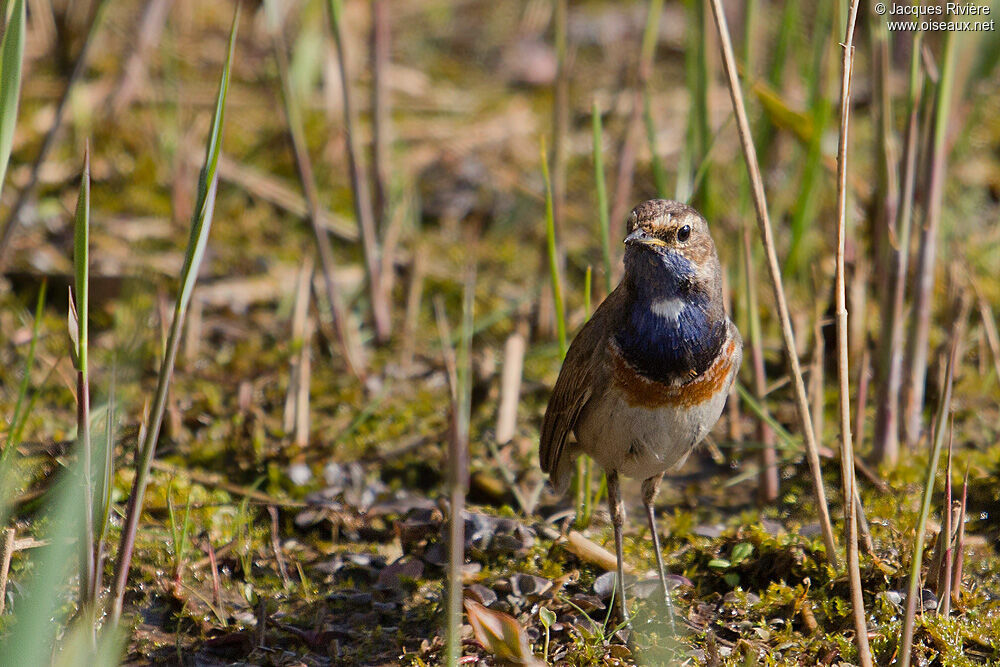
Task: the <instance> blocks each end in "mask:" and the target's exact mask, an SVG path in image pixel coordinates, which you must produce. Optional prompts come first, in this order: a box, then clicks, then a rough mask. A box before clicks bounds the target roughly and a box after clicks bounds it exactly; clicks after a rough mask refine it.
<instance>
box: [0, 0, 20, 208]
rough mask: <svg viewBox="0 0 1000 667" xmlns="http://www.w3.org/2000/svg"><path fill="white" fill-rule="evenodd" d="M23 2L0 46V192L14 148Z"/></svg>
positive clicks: (18, 5) (11, 18)
mask: <svg viewBox="0 0 1000 667" xmlns="http://www.w3.org/2000/svg"><path fill="white" fill-rule="evenodd" d="M24 32H25V11H24V0H16V1H15V2H14V9H13V11H12V12H11V14H10V22H9V23H8V24H7V30H6V32H4V34H3V44H2V45H0V193H2V192H3V182H4V179H5V178H6V176H7V163H8V161H9V160H10V151H11V147H12V146H13V145H14V126H15V125H16V124H17V103H18V99H19V98H20V95H21V64H22V62H23V60H24Z"/></svg>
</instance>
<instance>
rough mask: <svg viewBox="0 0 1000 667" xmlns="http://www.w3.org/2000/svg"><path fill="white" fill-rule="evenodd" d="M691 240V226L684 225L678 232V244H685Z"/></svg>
mask: <svg viewBox="0 0 1000 667" xmlns="http://www.w3.org/2000/svg"><path fill="white" fill-rule="evenodd" d="M689 238H691V225H684V226H683V227H681V228H680V229H678V230H677V242H678V243H684V242H685V241H687V240H688V239H689Z"/></svg>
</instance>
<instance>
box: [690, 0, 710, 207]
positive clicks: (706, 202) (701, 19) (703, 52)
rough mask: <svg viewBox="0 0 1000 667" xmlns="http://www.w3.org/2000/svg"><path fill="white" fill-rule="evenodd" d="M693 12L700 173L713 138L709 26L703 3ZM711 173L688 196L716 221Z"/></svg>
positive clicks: (693, 134)
mask: <svg viewBox="0 0 1000 667" xmlns="http://www.w3.org/2000/svg"><path fill="white" fill-rule="evenodd" d="M691 10H692V12H693V13H694V26H693V28H694V29H693V30H691V31H690V34H691V38H692V44H691V48H690V49H689V51H688V59H689V61H690V64H689V66H688V77H689V81H688V89H689V91H690V92H691V96H692V104H691V115H690V118H689V124H690V127H689V136H690V138H691V141H692V144H693V146H694V149H693V155H692V158H693V159H692V160H691V164H692V165H699V170H701V169H702V168H703V167H704V165H705V164H707V162H708V157H709V148H710V147H709V141H710V139H711V129H710V128H709V106H708V84H709V79H708V41H709V34H708V33H709V25H708V17H707V16H706V10H705V2H704V0H695V2H693V3H691ZM710 174H711V171H710V170H708V169H705V171H704V172H703V176H702V183H701V187H697V186H696V185H695V184H694V183H692V184H691V188H692V190H691V192H689V193H688V197H694V205H695V208H697V209H698V210H699V211H701V213H702V214H703V215H704V216H705V218H706V219H707V220H715V217H716V216H715V211H716V208H717V205H716V203H715V198H714V196H713V194H712V181H711V178H710Z"/></svg>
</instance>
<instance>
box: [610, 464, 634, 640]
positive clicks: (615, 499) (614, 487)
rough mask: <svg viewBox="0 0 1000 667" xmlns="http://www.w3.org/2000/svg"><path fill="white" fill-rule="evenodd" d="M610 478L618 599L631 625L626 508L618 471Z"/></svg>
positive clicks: (612, 471)
mask: <svg viewBox="0 0 1000 667" xmlns="http://www.w3.org/2000/svg"><path fill="white" fill-rule="evenodd" d="M607 477H608V509H609V510H611V525H612V526H613V527H614V529H615V556H616V558H617V559H618V572H617V575H618V576H617V581H616V583H617V585H618V599H619V601H620V602H621V609H622V621H623V622H625V623H630V621H629V617H628V607H627V606H626V604H625V557H624V555H623V553H622V526H623V525H625V506H624V504H623V503H622V495H621V490H620V489H619V488H618V471H616V470H609V471H608V473H607Z"/></svg>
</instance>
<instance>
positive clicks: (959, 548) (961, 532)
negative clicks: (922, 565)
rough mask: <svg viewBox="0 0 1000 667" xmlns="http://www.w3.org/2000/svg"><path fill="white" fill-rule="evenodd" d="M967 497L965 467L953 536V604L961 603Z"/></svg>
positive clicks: (967, 468)
mask: <svg viewBox="0 0 1000 667" xmlns="http://www.w3.org/2000/svg"><path fill="white" fill-rule="evenodd" d="M968 497H969V466H968V465H966V466H965V479H964V480H963V481H962V505H961V509H960V510H959V513H958V535H956V536H955V571H954V573H953V575H952V582H951V596H952V598H953V599H954V601H955V604H959V603H961V601H962V564H963V562H964V560H965V555H964V552H965V508H966V501H967V500H968Z"/></svg>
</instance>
